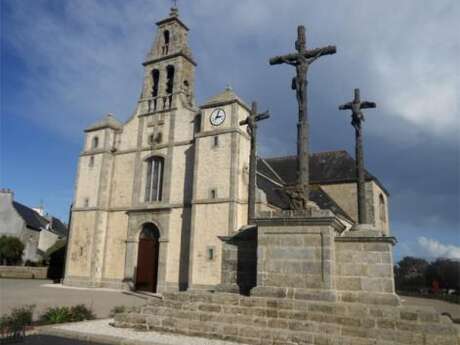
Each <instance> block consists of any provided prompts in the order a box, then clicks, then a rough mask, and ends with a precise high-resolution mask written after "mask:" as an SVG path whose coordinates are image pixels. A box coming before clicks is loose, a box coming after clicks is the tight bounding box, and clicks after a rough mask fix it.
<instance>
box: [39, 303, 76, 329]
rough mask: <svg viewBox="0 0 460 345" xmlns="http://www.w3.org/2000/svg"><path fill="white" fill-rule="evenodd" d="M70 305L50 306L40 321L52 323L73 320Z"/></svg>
mask: <svg viewBox="0 0 460 345" xmlns="http://www.w3.org/2000/svg"><path fill="white" fill-rule="evenodd" d="M70 316H71V314H70V308H69V307H54V308H53V307H52V308H48V309H47V310H46V311H45V313H44V314H43V315H42V316H41V317H40V322H42V323H44V324H46V325H50V324H54V323H64V322H70V321H71V317H70Z"/></svg>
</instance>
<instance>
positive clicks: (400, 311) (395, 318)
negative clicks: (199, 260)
mask: <svg viewBox="0 0 460 345" xmlns="http://www.w3.org/2000/svg"><path fill="white" fill-rule="evenodd" d="M114 326H116V327H131V328H136V329H139V330H147V331H148V330H155V331H160V332H172V333H176V334H177V333H179V334H186V335H190V336H201V337H208V338H215V339H221V340H227V341H234V342H237V343H239V344H257V345H403V344H410V345H415V344H417V345H460V337H459V331H458V330H457V328H456V326H455V325H454V324H452V322H451V321H450V320H448V319H447V317H443V316H440V315H439V314H438V313H436V312H435V311H434V310H433V309H431V308H419V307H404V306H389V305H386V306H376V305H370V304H362V303H343V302H318V301H304V300H289V299H277V298H263V297H244V296H240V295H237V294H222V293H214V294H210V293H166V294H164V298H163V299H151V300H150V302H149V303H148V304H146V305H145V306H143V307H140V308H139V309H138V310H137V311H135V312H130V313H123V314H117V315H115V322H114Z"/></svg>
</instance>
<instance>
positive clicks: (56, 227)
mask: <svg viewBox="0 0 460 345" xmlns="http://www.w3.org/2000/svg"><path fill="white" fill-rule="evenodd" d="M13 207H14V209H15V210H16V212H17V213H18V214H19V216H20V217H21V218H22V219H23V220H24V221H25V222H26V226H27V227H28V228H29V229H31V230H36V231H41V230H42V229H48V230H50V231H51V232H54V233H55V234H57V235H59V236H66V235H67V227H66V226H65V224H63V223H62V222H61V221H60V220H59V219H57V218H55V217H50V219H47V218H45V217H43V216H40V215H39V214H38V213H37V212H36V211H34V210H33V209H31V208H30V207H27V206H25V205H23V204H21V203H19V202H17V201H13ZM48 224H49V227H48Z"/></svg>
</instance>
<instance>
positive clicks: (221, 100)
mask: <svg viewBox="0 0 460 345" xmlns="http://www.w3.org/2000/svg"><path fill="white" fill-rule="evenodd" d="M234 101H236V102H238V103H239V104H241V106H243V107H245V108H246V109H248V110H250V109H251V108H250V107H249V106H248V105H247V104H246V102H245V101H243V100H242V99H241V98H240V97H239V96H238V95H237V94H236V93H235V92H234V91H233V90H232V88H231V87H226V88H225V90H224V91H223V92H221V93H219V94H218V95H216V96H214V97H211V98H210V99H208V100H207V101H206V102H205V103H204V104H203V105H201V108H210V107H215V106H219V105H224V104H228V103H231V102H234Z"/></svg>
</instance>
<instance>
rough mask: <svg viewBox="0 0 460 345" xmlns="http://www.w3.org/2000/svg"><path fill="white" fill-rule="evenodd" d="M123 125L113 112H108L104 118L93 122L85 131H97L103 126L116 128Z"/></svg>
mask: <svg viewBox="0 0 460 345" xmlns="http://www.w3.org/2000/svg"><path fill="white" fill-rule="evenodd" d="M122 127H123V125H122V124H121V122H120V121H118V120H117V119H116V118H115V117H113V115H112V114H107V115H106V116H105V117H104V118H103V119H102V120H99V121H97V122H96V123H93V124H92V125H91V126H89V127H88V128H86V129H85V132H91V131H96V130H98V129H103V128H112V129H115V130H118V129H121V128H122Z"/></svg>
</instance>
